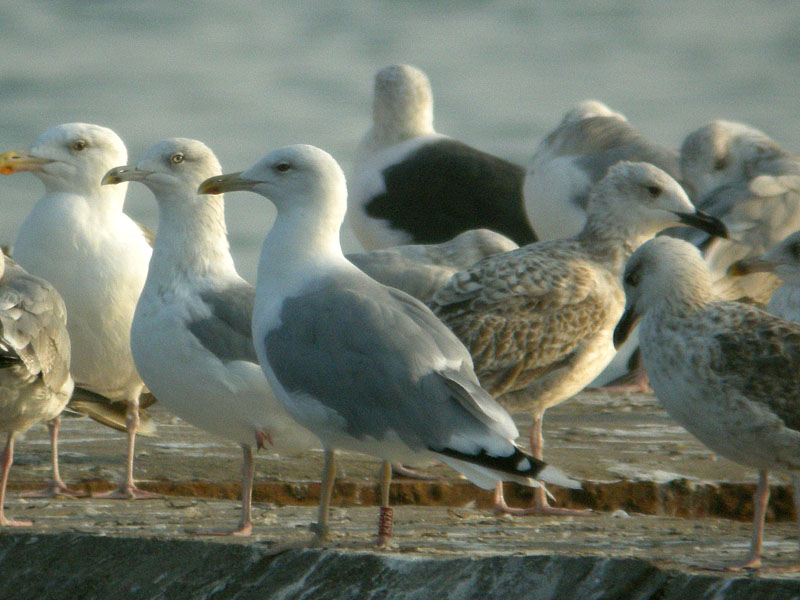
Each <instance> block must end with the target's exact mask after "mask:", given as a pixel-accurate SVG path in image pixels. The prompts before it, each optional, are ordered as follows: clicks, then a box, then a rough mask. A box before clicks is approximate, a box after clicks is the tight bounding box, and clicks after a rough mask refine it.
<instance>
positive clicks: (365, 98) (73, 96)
mask: <svg viewBox="0 0 800 600" xmlns="http://www.w3.org/2000/svg"><path fill="white" fill-rule="evenodd" d="M0 48H2V52H3V58H2V60H0V151H6V150H11V149H18V148H26V147H28V146H29V145H30V143H31V142H32V141H33V140H34V139H35V138H36V137H37V136H38V135H39V134H40V133H42V132H43V131H45V130H46V129H48V128H49V127H51V126H53V125H57V124H59V123H63V122H68V121H86V122H94V123H98V124H101V125H105V126H108V127H111V128H112V129H114V130H115V131H116V132H117V133H119V135H120V136H121V137H122V138H123V139H124V140H125V142H126V144H127V145H128V151H129V162H135V161H136V160H138V159H139V157H141V156H142V155H143V153H144V152H145V151H146V150H147V148H149V146H150V145H151V144H153V143H154V142H156V141H158V140H160V139H163V138H165V137H173V136H184V137H192V138H196V139H199V140H202V141H204V142H205V143H207V144H208V145H209V146H210V147H211V148H212V149H213V150H214V151H215V152H216V154H217V156H218V157H219V159H220V162H221V163H222V166H223V169H224V170H225V171H235V170H240V169H243V168H245V167H247V166H249V165H250V164H252V163H253V162H255V161H256V160H257V159H259V158H260V157H261V156H263V155H264V154H266V152H268V151H269V150H271V149H273V148H275V147H277V146H281V145H284V144H288V143H295V142H304V143H311V144H315V145H318V146H320V147H322V148H324V149H326V150H328V151H329V152H331V153H332V154H333V155H334V156H335V157H336V158H337V159H338V160H339V161H340V163H341V164H342V166H343V167H344V169H345V171H346V172H347V171H348V169H349V168H350V166H351V160H352V155H353V152H354V150H355V147H356V145H357V143H358V141H359V139H360V137H361V136H362V135H363V133H364V132H365V131H366V129H367V128H368V126H369V120H370V107H371V88H372V78H373V76H374V73H375V72H376V71H377V70H378V69H379V68H381V67H383V66H385V65H387V64H391V63H394V62H408V63H412V64H414V65H416V66H418V67H420V68H422V69H423V70H424V71H426V72H427V73H428V75H429V77H430V78H431V81H432V83H433V88H434V96H435V98H436V107H435V115H436V119H435V124H436V126H437V129H438V130H439V131H441V132H442V133H447V134H449V135H453V136H455V137H457V138H460V139H462V140H464V141H467V142H468V143H471V144H473V145H475V146H477V147H480V148H482V149H485V150H488V151H490V152H494V153H496V154H499V155H502V156H505V157H507V158H510V159H513V160H516V161H519V162H521V163H526V162H527V160H528V159H529V157H530V156H531V154H532V153H533V151H534V149H535V147H536V145H537V143H538V140H539V139H540V138H541V137H542V136H543V135H544V134H545V133H546V132H547V131H548V130H549V129H550V128H552V127H553V126H554V125H555V124H556V123H557V122H558V121H559V119H560V118H561V115H562V113H563V112H564V111H565V110H566V109H567V108H568V107H569V106H570V105H571V104H573V103H575V102H577V101H579V100H582V99H585V98H590V97H591V98H597V99H601V100H604V101H605V102H607V103H608V104H609V105H610V106H611V107H613V108H614V109H616V110H619V111H621V112H623V113H624V114H625V115H626V116H627V117H628V119H629V120H630V121H631V122H632V123H633V124H634V125H635V126H636V127H638V128H639V129H640V130H641V131H642V132H643V133H644V134H645V135H647V136H649V137H651V138H652V139H654V140H658V141H660V142H662V143H665V144H669V145H673V146H677V145H679V144H680V142H681V140H682V139H683V137H684V136H685V135H686V133H688V132H689V131H690V130H692V129H694V128H696V127H698V126H700V125H702V124H703V123H705V122H707V121H709V120H710V119H713V118H719V117H724V118H728V119H733V120H741V121H745V122H748V123H750V124H752V125H755V126H757V127H759V128H761V129H763V130H765V131H766V132H767V133H768V134H770V135H772V136H773V137H774V138H776V139H777V140H778V141H779V142H781V143H782V144H783V145H784V146H785V147H787V148H790V149H792V150H794V151H800V111H798V107H799V106H798V105H799V103H800V66H798V65H800V3H798V2H744V1H735V0H733V1H725V2H715V3H697V2H695V1H689V0H665V1H663V2H658V3H653V2H647V3H642V4H641V5H635V4H632V3H630V2H623V1H621V0H607V1H599V2H591V3H587V4H585V5H584V4H583V3H577V2H568V1H565V2H552V3H534V2H531V1H516V0H497V1H492V2H477V1H473V2H455V1H447V0H440V1H438V2H435V3H433V2H422V1H406V2H399V1H398V2H389V1H382V2H378V1H376V2H358V1H355V0H342V1H339V2H336V3H330V4H329V5H328V6H325V7H323V6H322V3H319V5H318V4H317V3H291V2H280V3H277V2H275V3H273V2H265V3H255V2H245V1H238V2H237V1H233V2H225V3H214V2H210V1H206V2H197V3H192V4H191V5H189V4H187V3H174V4H173V3H168V2H164V1H163V0H161V1H158V2H146V1H145V2H130V1H125V2H122V1H119V2H116V1H107V2H88V1H87V2H73V3H69V4H67V3H60V2H44V1H38V2H36V1H32V2H20V3H5V4H3V5H2V6H0ZM41 193H42V186H41V184H40V183H39V182H38V181H37V180H36V179H35V178H34V177H33V176H31V175H18V176H14V177H8V178H2V179H0V206H2V210H3V213H2V214H3V215H4V218H3V219H2V222H0V240H2V241H11V240H13V239H14V237H15V236H16V230H17V228H18V227H19V225H20V224H21V222H22V220H23V218H24V217H25V215H26V214H27V212H28V211H29V210H30V208H31V206H32V204H33V202H34V201H35V200H36V199H37V198H38V197H39V196H41ZM127 210H128V212H129V213H130V214H131V215H133V216H134V218H136V219H138V220H141V221H143V222H145V223H147V224H148V225H150V226H151V227H155V226H156V210H155V203H154V202H153V200H152V198H151V197H150V195H149V192H147V191H146V189H145V188H144V186H141V185H136V184H132V185H130V186H129V201H128V204H127ZM227 215H228V228H229V232H230V237H231V244H232V248H233V252H234V256H235V258H236V261H237V264H238V265H239V268H240V271H241V273H242V274H243V275H244V276H245V277H246V278H248V279H250V280H251V281H252V280H254V277H255V267H256V263H257V259H258V250H259V247H260V244H261V241H262V239H263V237H264V234H265V232H266V230H267V228H268V227H269V225H270V223H271V220H272V218H273V214H272V211H271V209H270V208H269V207H268V205H267V203H266V202H265V201H264V200H262V199H260V197H257V196H255V195H251V194H241V193H239V194H233V195H230V196H229V198H228V207H227ZM343 245H344V247H345V250H348V251H349V250H356V249H358V243H357V242H356V241H355V239H354V238H353V237H352V235H351V234H350V232H349V231H346V230H345V231H344V232H343Z"/></svg>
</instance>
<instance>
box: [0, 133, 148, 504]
mask: <svg viewBox="0 0 800 600" xmlns="http://www.w3.org/2000/svg"><path fill="white" fill-rule="evenodd" d="M126 161H127V151H126V149H125V145H124V144H123V143H122V140H121V139H120V138H119V137H118V136H117V134H115V133H114V132H113V131H111V130H110V129H107V128H105V127H100V126H99V125H90V124H86V123H66V124H63V125H58V126H56V127H53V128H52V129H49V130H48V131H46V132H45V133H44V134H42V135H41V136H40V137H39V138H38V139H37V140H36V141H35V142H34V144H33V146H32V147H31V149H30V150H29V151H22V152H16V151H11V152H6V153H5V154H3V155H0V173H4V174H6V175H10V174H13V173H20V172H24V171H30V172H31V173H33V174H34V175H35V176H36V177H38V178H39V179H40V180H41V182H42V183H43V184H44V186H45V195H44V196H43V197H42V198H40V199H39V201H38V202H37V203H36V205H35V206H34V207H33V210H32V211H31V212H30V214H29V215H28V217H27V218H26V219H25V221H24V222H23V223H22V226H21V227H20V230H19V233H18V235H17V240H16V243H15V244H14V257H15V260H17V261H18V262H19V264H20V265H22V266H23V267H24V268H25V269H27V270H28V271H30V272H31V273H32V274H35V275H37V276H39V277H42V278H44V279H46V280H47V281H49V282H50V283H51V284H53V286H55V288H56V289H57V290H58V292H59V293H60V294H61V297H62V298H63V299H64V303H65V304H66V306H67V311H68V313H69V323H68V326H67V327H68V330H69V336H70V340H71V341H72V366H71V373H72V377H73V379H74V380H75V385H76V389H77V388H84V389H86V390H88V393H87V394H85V395H84V398H86V399H89V398H103V399H109V400H110V401H112V402H117V403H119V402H124V404H125V406H126V416H125V426H126V429H127V433H128V454H127V464H126V474H125V478H124V480H123V482H122V485H121V486H120V488H119V489H118V490H117V491H115V492H112V493H111V494H107V496H108V497H112V498H150V497H153V496H154V494H150V493H148V492H145V491H143V490H140V489H138V488H137V487H136V485H135V484H134V481H133V457H134V442H135V436H136V433H137V430H139V428H140V416H139V396H140V394H141V392H142V388H143V383H142V380H141V378H140V377H139V375H138V373H137V372H136V368H135V366H134V364H133V357H132V356H131V351H130V327H131V321H132V320H133V311H134V309H135V308H136V301H137V300H138V298H139V293H140V292H141V290H142V286H143V285H144V280H145V277H146V276H147V264H148V262H149V260H150V254H151V248H150V244H149V243H148V239H150V235H151V234H149V233H148V232H147V231H146V230H144V229H143V228H142V226H140V225H138V224H136V223H135V222H134V221H132V220H131V219H130V218H129V217H128V216H127V215H126V214H125V213H124V212H122V206H123V203H124V201H125V192H126V189H127V185H123V186H119V187H116V188H110V187H102V188H101V186H100V180H101V178H102V177H103V175H104V174H105V173H106V171H108V169H110V168H111V167H113V166H115V165H119V164H123V163H125V162H126ZM76 395H78V394H77V392H76ZM106 402H108V400H106ZM87 405H88V402H84V403H83V404H82V408H83V409H84V410H88V411H89V415H90V416H92V417H93V418H96V419H97V420H99V421H101V422H103V423H105V424H110V425H113V418H112V416H111V415H110V414H109V413H110V411H109V409H108V407H100V411H99V413H100V414H99V415H97V414H95V412H94V411H93V410H92V409H91V408H90V407H88V406H87ZM78 410H80V409H78ZM143 433H146V432H144V431H143Z"/></svg>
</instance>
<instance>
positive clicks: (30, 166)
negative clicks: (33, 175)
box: [0, 150, 53, 175]
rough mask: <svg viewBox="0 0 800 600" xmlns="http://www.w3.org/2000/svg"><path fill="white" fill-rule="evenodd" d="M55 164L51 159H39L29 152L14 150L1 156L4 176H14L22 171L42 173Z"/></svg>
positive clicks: (0, 163)
mask: <svg viewBox="0 0 800 600" xmlns="http://www.w3.org/2000/svg"><path fill="white" fill-rule="evenodd" d="M51 162H53V161H52V160H50V159H49V158H39V157H37V156H31V154H30V152H28V151H27V150H22V151H20V152H18V151H16V150H12V151H11V152H5V153H4V154H0V173H2V174H3V175H13V174H14V173H21V172H22V171H41V169H42V167H43V166H44V165H46V164H48V163H51Z"/></svg>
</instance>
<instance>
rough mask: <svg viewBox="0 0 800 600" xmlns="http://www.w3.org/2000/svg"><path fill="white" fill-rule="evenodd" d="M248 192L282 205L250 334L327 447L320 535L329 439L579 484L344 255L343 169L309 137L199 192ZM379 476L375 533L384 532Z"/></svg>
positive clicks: (321, 536)
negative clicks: (523, 440)
mask: <svg viewBox="0 0 800 600" xmlns="http://www.w3.org/2000/svg"><path fill="white" fill-rule="evenodd" d="M235 190H249V191H253V192H255V193H257V194H260V195H262V196H264V197H266V198H268V199H269V200H270V201H271V202H272V203H273V204H274V205H275V207H276V208H277V217H276V220H275V224H274V225H273V227H272V229H271V230H270V232H269V234H268V235H267V237H266V239H265V241H264V245H263V247H262V250H261V257H260V260H259V267H258V283H257V286H256V290H257V291H256V301H255V309H254V312H253V339H254V341H255V346H256V353H257V354H258V358H259V361H260V363H261V367H262V369H263V370H264V374H265V375H266V376H267V379H268V381H269V382H270V384H271V385H272V387H273V389H274V390H275V391H276V393H277V394H278V399H279V400H280V401H281V402H282V403H283V405H284V406H285V407H286V409H287V410H288V411H289V414H291V415H292V416H293V417H294V418H295V419H296V420H297V421H298V422H299V423H300V424H301V425H303V426H305V427H307V428H308V429H310V430H311V431H312V432H313V433H314V434H315V435H316V436H317V437H318V438H319V439H320V440H321V442H322V445H323V448H324V449H325V470H324V473H323V477H322V494H321V502H320V510H319V519H318V522H317V524H316V526H315V533H316V535H315V541H316V543H322V542H324V541H325V540H326V539H327V536H328V525H327V520H328V506H329V504H330V496H331V492H332V489H333V488H332V485H333V478H334V474H335V470H334V461H335V458H334V457H335V454H334V451H335V450H336V449H347V450H350V451H355V452H361V453H364V454H369V455H372V456H377V457H379V458H381V459H383V460H384V461H385V462H384V465H386V463H388V462H396V461H403V462H407V461H412V462H414V461H419V460H426V461H427V460H439V461H442V462H444V463H446V464H448V465H449V466H451V467H453V468H454V469H456V470H458V471H459V472H461V473H462V474H464V475H465V476H466V477H468V478H469V479H470V480H471V481H473V482H474V483H476V484H477V485H479V486H482V487H484V488H487V489H491V488H493V487H494V486H495V485H496V483H497V481H498V480H500V479H513V480H515V481H520V482H524V483H527V484H529V485H534V484H535V482H534V481H533V480H534V479H540V480H544V481H552V482H556V483H560V484H562V485H568V486H570V487H577V486H578V484H577V482H575V481H573V480H571V479H569V478H568V477H566V476H565V475H564V474H563V473H561V472H560V471H559V470H558V469H555V468H554V467H551V466H545V464H544V463H543V462H541V461H538V460H536V459H534V458H533V457H531V456H529V455H527V454H525V453H523V452H522V451H521V450H519V448H517V446H516V445H515V443H514V440H515V439H516V437H517V435H518V432H517V428H516V426H515V425H514V422H513V421H512V419H511V417H510V416H509V415H508V413H507V412H506V411H505V410H503V409H502V408H501V407H500V406H499V405H498V404H497V403H496V402H495V401H494V400H493V399H492V397H491V396H490V395H489V394H488V393H487V392H486V391H485V390H483V389H482V388H481V387H480V385H479V383H478V379H477V377H476V376H475V374H474V372H473V370H472V361H471V359H470V356H469V352H467V350H466V348H464V346H463V345H462V344H461V343H460V342H459V341H458V340H457V339H456V337H455V336H454V335H453V334H452V333H451V332H450V331H449V330H448V329H447V328H446V327H445V326H444V325H443V324H442V323H441V322H440V321H439V320H438V319H436V317H434V315H433V313H432V312H431V311H430V310H429V309H428V308H427V307H426V306H425V305H424V304H422V303H421V302H419V301H418V300H416V299H414V298H412V297H411V296H409V295H407V294H405V293H404V292H401V291H400V290H397V289H395V288H391V287H386V286H384V285H381V284H379V283H378V282H376V281H375V280H373V279H371V278H370V277H368V276H366V275H365V274H364V273H363V272H362V271H360V270H359V269H358V268H356V267H355V266H354V265H353V264H352V263H351V262H349V261H348V260H347V259H346V258H345V256H344V255H343V254H342V249H341V246H340V244H339V230H340V227H341V225H342V222H343V220H344V216H345V211H346V208H347V188H346V184H345V177H344V173H342V170H341V169H340V168H339V165H338V164H337V163H336V161H335V160H334V159H333V157H331V156H330V155H329V154H328V153H327V152H325V151H323V150H320V149H319V148H315V147H313V146H307V145H296V146H289V147H286V148H280V149H278V150H275V151H273V152H271V153H269V154H268V155H267V156H266V157H265V158H263V159H262V160H260V161H259V162H257V163H256V164H255V165H253V166H252V167H250V168H249V169H247V170H246V171H244V172H242V173H233V174H230V175H223V176H221V177H212V178H211V179H208V180H206V181H205V182H204V183H202V184H201V185H200V188H199V190H198V191H199V193H222V192H225V191H235ZM390 479H391V471H390V470H389V469H388V468H384V469H383V472H382V476H381V501H382V506H381V519H380V525H379V537H378V542H379V544H380V545H386V544H387V543H388V541H389V540H388V538H390V536H391V522H392V515H391V508H389V506H388V503H389V498H388V492H389V481H390Z"/></svg>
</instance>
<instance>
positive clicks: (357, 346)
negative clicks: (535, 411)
mask: <svg viewBox="0 0 800 600" xmlns="http://www.w3.org/2000/svg"><path fill="white" fill-rule="evenodd" d="M357 275H358V277H356V276H353V277H350V278H349V279H348V280H347V281H343V280H342V279H341V278H339V279H338V281H331V280H323V281H321V282H319V284H318V285H317V286H316V287H315V288H314V289H310V290H305V291H304V292H303V293H302V294H301V295H299V296H296V297H293V298H288V299H286V300H285V301H284V304H283V307H282V311H281V324H280V326H279V327H277V328H275V329H273V330H272V331H270V332H269V333H268V334H267V336H266V340H265V341H266V349H267V358H268V360H269V363H270V366H271V368H272V370H273V371H274V372H275V375H276V376H277V378H278V380H279V381H280V382H281V384H282V385H283V387H284V388H285V389H286V390H287V391H289V392H290V393H293V392H294V393H303V394H308V395H310V396H312V397H314V398H316V399H317V400H319V401H320V402H322V403H323V404H324V405H325V406H326V407H328V408H329V409H332V410H334V411H336V412H337V413H338V414H339V415H341V416H342V417H343V418H344V421H345V422H346V431H347V433H348V434H349V435H351V436H353V437H356V438H363V437H365V436H371V437H373V438H376V439H381V438H382V437H383V436H384V435H385V434H386V433H387V432H389V431H394V432H395V433H396V434H397V435H398V436H399V437H400V438H401V439H402V440H403V441H404V442H405V443H406V444H407V445H409V446H410V447H411V448H414V449H417V450H419V449H423V448H427V447H432V448H442V447H444V446H445V445H446V444H447V441H448V439H449V438H450V436H451V434H452V432H453V431H464V432H465V433H467V434H468V433H469V432H471V431H473V432H474V431H476V430H485V429H486V428H489V429H492V430H496V431H502V432H504V433H505V435H506V436H509V432H510V433H512V434H513V435H510V436H509V437H516V435H515V434H516V430H515V428H514V426H513V423H511V422H510V419H507V415H505V413H504V411H503V410H502V409H501V408H500V407H499V406H498V405H497V404H496V403H495V401H494V400H493V399H492V398H491V397H490V396H489V395H488V394H487V393H486V392H485V391H484V390H482V389H480V387H479V384H478V382H477V380H476V379H475V377H474V375H473V374H472V373H471V370H470V368H469V365H470V358H469V354H468V353H467V351H466V349H465V348H464V347H463V346H462V345H461V344H460V343H459V342H458V340H457V339H456V338H455V337H454V336H453V334H452V333H451V332H450V331H448V330H447V328H446V327H444V325H442V323H441V322H440V321H438V320H437V319H436V318H435V317H434V316H433V314H432V313H431V312H430V311H429V310H428V309H427V308H426V307H425V306H424V305H423V304H422V303H420V302H419V301H417V300H415V299H414V298H412V297H410V296H408V295H407V294H405V293H403V292H401V291H399V290H395V289H392V288H387V287H384V286H381V285H379V284H377V283H376V282H374V281H372V280H369V279H367V278H364V277H363V275H361V274H360V273H358V274H357ZM387 331H388V332H392V335H386V332H387ZM442 359H445V360H446V361H452V363H451V364H461V365H462V366H461V368H460V369H458V370H457V369H450V368H440V369H436V368H434V367H433V365H434V364H437V363H438V364H442V363H443V360H442ZM502 416H505V417H506V419H507V420H506V419H503V418H502Z"/></svg>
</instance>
